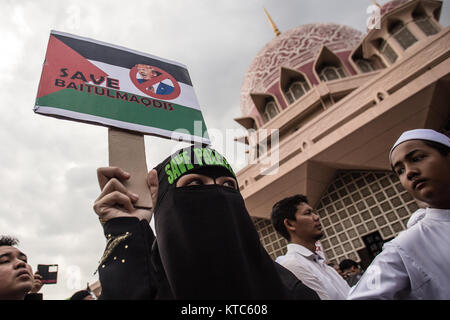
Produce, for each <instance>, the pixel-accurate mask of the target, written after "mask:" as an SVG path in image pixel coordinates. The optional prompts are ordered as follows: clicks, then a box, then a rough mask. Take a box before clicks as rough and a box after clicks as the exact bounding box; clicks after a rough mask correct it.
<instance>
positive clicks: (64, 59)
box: [37, 35, 108, 98]
mask: <svg viewBox="0 0 450 320" xmlns="http://www.w3.org/2000/svg"><path fill="white" fill-rule="evenodd" d="M63 68H65V69H66V70H65V72H63V71H61V69H63ZM76 72H81V73H83V75H84V77H85V78H86V79H88V81H89V77H90V75H91V74H92V75H93V76H94V77H95V79H99V78H100V77H102V76H103V77H105V79H106V77H107V76H108V74H107V73H105V72H104V71H103V70H101V69H99V68H97V67H96V66H95V65H94V64H92V63H91V62H89V61H88V60H87V59H86V58H84V57H83V56H82V55H80V54H79V53H78V52H76V51H74V50H73V49H72V48H70V47H69V46H68V45H66V44H65V43H63V42H62V41H61V40H59V39H57V38H56V37H54V36H53V35H50V39H49V41H48V47H47V54H46V55H45V61H44V67H43V68H42V75H41V81H40V83H39V89H38V94H37V97H38V98H41V97H43V96H46V95H48V94H51V93H54V92H57V91H60V90H63V89H65V87H61V86H57V85H55V83H56V80H57V79H61V80H64V81H65V85H66V86H67V85H68V84H69V83H70V82H73V83H75V84H76V85H77V86H78V85H79V84H81V83H84V81H83V80H81V79H78V78H76V79H71V77H72V76H73V75H74V74H75V73H76ZM64 73H67V74H68V75H66V76H65V77H63V75H64Z"/></svg>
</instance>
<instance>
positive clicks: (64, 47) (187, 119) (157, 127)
mask: <svg viewBox="0 0 450 320" xmlns="http://www.w3.org/2000/svg"><path fill="white" fill-rule="evenodd" d="M34 111H35V112H36V113H39V114H43V115H48V116H54V117H59V118H66V119H72V120H76V121H83V122H88V123H94V124H99V125H105V126H112V127H118V128H122V129H127V130H133V131H138V132H141V133H144V134H152V135H157V136H162V137H169V138H170V137H175V138H176V139H183V140H185V141H189V142H203V143H208V144H209V143H210V141H209V138H208V134H207V132H206V125H205V121H204V119H203V115H202V113H201V110H200V106H199V103H198V101H197V97H196V95H195V92H194V89H193V87H192V83H191V79H190V77H189V73H188V71H187V69H186V67H185V66H184V65H182V64H180V63H177V62H174V61H169V60H166V59H163V58H158V57H155V56H152V55H149V54H145V53H141V52H137V51H134V50H130V49H126V48H123V47H119V46H115V45H111V44H107V43H103V42H99V41H96V40H92V39H87V38H82V37H79V36H75V35H71V34H67V33H62V32H57V31H52V32H51V34H50V40H49V43H48V47H47V54H46V57H45V62H44V66H43V69H42V75H41V81H40V83H39V89H38V94H37V99H36V105H35V107H34ZM174 132H177V133H176V134H175V135H173V133H174Z"/></svg>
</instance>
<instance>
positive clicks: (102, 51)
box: [52, 33, 192, 86]
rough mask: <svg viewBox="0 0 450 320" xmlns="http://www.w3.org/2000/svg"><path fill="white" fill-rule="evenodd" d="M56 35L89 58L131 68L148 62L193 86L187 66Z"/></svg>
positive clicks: (55, 35)
mask: <svg viewBox="0 0 450 320" xmlns="http://www.w3.org/2000/svg"><path fill="white" fill-rule="evenodd" d="M52 35H53V36H54V37H56V38H57V39H58V40H60V41H62V42H63V43H65V44H66V45H67V46H69V47H70V48H72V49H73V50H75V51H76V52H78V53H79V54H80V55H82V56H83V57H85V58H86V59H88V60H95V61H99V62H104V63H108V64H111V65H115V66H119V67H123V68H127V69H131V68H133V67H134V66H135V65H136V64H138V63H140V64H148V65H151V66H155V67H157V68H160V69H162V70H164V71H166V72H167V73H169V74H171V75H172V76H173V77H174V78H175V79H176V80H177V81H178V82H182V83H185V84H187V85H190V86H192V82H191V78H190V77H189V73H188V71H187V69H186V68H183V67H180V66H178V65H174V64H171V63H168V62H164V61H161V60H157V59H153V58H150V57H146V56H141V55H139V54H136V53H133V52H129V51H125V50H121V49H118V48H112V47H109V46H104V45H101V44H98V43H95V42H90V41H86V40H80V39H75V38H71V37H67V36H63V35H59V34H54V33H52Z"/></svg>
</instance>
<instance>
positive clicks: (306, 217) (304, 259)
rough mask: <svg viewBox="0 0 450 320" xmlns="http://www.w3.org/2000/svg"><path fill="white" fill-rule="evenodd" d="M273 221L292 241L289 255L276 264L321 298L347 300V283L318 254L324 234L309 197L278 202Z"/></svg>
mask: <svg viewBox="0 0 450 320" xmlns="http://www.w3.org/2000/svg"><path fill="white" fill-rule="evenodd" d="M271 220H272V224H273V226H274V228H275V230H277V231H278V233H280V234H281V235H282V236H283V237H284V238H286V239H287V240H288V241H289V244H288V245H287V249H288V250H287V253H286V255H284V256H280V257H278V258H277V260H276V261H277V262H278V263H279V264H281V265H282V266H284V267H285V268H287V269H288V270H290V271H291V272H292V273H293V274H295V276H296V277H297V278H298V279H300V280H301V281H302V282H303V283H304V284H305V285H306V286H308V287H309V288H311V289H313V290H314V291H315V292H316V293H317V294H318V295H319V297H320V299H322V300H342V299H345V298H346V297H347V294H348V291H349V290H350V287H349V286H348V284H347V282H346V281H345V280H344V279H343V278H342V277H341V276H340V275H339V274H338V273H337V272H336V270H334V268H332V267H330V266H328V265H327V263H326V261H325V260H324V259H323V257H322V256H320V255H319V254H317V253H316V251H315V249H316V242H317V241H318V240H319V239H320V238H322V237H323V231H322V226H321V225H320V222H319V216H318V215H317V214H316V213H315V212H314V210H313V209H312V208H311V206H310V205H309V204H308V200H307V198H306V197H305V196H303V195H295V196H292V197H289V198H286V199H283V200H281V201H279V202H277V203H276V204H275V205H274V206H273V208H272V214H271Z"/></svg>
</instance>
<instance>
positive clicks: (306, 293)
mask: <svg viewBox="0 0 450 320" xmlns="http://www.w3.org/2000/svg"><path fill="white" fill-rule="evenodd" d="M274 264H275V268H276V269H277V271H278V274H279V275H280V278H281V281H283V284H284V285H285V286H286V288H287V290H288V291H289V299H291V300H320V297H319V295H318V294H317V293H316V292H315V291H314V290H313V289H311V288H309V287H307V286H306V285H305V284H304V283H303V282H301V280H299V279H298V278H297V277H296V276H295V275H294V274H293V273H292V272H291V271H289V270H288V269H286V268H285V267H283V266H282V265H281V264H279V263H277V262H274Z"/></svg>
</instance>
